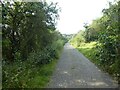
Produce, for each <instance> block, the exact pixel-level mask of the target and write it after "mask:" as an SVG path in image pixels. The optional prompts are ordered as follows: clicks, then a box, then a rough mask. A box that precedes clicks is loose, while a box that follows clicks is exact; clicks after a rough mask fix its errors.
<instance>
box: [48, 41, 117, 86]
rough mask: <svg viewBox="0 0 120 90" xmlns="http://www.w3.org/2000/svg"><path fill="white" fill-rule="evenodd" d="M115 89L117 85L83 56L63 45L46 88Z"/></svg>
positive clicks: (69, 46) (67, 45) (72, 48)
mask: <svg viewBox="0 0 120 90" xmlns="http://www.w3.org/2000/svg"><path fill="white" fill-rule="evenodd" d="M115 87H116V88H117V87H118V84H116V82H115V81H114V80H112V78H111V77H110V76H109V75H108V74H107V73H104V72H103V71H101V70H100V69H99V68H97V67H96V66H95V65H94V64H93V63H92V62H91V61H89V60H88V59H87V58H86V57H85V56H84V55H83V54H81V53H80V52H79V51H78V50H76V49H75V48H74V47H72V46H71V45H70V44H69V43H67V44H65V46H64V50H63V52H62V55H61V57H60V59H59V61H58V64H57V65H56V70H55V71H54V73H53V76H52V77H51V80H50V82H49V84H48V88H115Z"/></svg>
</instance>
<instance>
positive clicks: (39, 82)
mask: <svg viewBox="0 0 120 90" xmlns="http://www.w3.org/2000/svg"><path fill="white" fill-rule="evenodd" d="M56 62H57V60H53V61H52V62H51V63H49V64H46V65H43V66H42V67H41V68H40V67H39V66H34V64H32V65H31V63H30V62H28V61H24V62H14V63H13V64H12V65H6V67H3V72H2V74H3V79H2V81H3V84H2V87H3V89H5V88H44V87H46V85H47V83H48V82H49V80H50V76H51V75H52V73H53V70H54V69H55V65H56Z"/></svg>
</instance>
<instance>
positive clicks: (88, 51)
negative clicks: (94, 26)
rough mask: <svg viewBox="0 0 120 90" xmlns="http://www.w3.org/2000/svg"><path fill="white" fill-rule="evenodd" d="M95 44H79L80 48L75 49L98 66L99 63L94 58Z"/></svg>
mask: <svg viewBox="0 0 120 90" xmlns="http://www.w3.org/2000/svg"><path fill="white" fill-rule="evenodd" d="M96 44H97V42H91V43H81V44H80V46H79V47H76V48H77V49H78V50H79V51H80V52H81V53H83V54H84V55H85V56H86V57H87V58H88V59H89V60H91V61H92V62H93V63H95V64H97V65H99V63H100V62H99V61H98V60H97V57H96V53H97V49H96V48H95V47H96Z"/></svg>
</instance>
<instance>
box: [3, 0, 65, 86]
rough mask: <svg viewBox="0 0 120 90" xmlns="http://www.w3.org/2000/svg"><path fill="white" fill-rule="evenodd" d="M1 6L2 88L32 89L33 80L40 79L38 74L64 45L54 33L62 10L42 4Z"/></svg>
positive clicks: (51, 4) (14, 3)
mask: <svg viewBox="0 0 120 90" xmlns="http://www.w3.org/2000/svg"><path fill="white" fill-rule="evenodd" d="M1 3H2V50H3V52H2V59H3V60H2V62H3V64H2V66H3V79H2V84H3V88H8V87H9V88H12V87H20V88H23V87H30V85H29V84H28V83H29V82H30V80H32V79H33V77H34V78H36V77H38V76H39V75H41V74H40V72H39V71H37V70H41V68H42V67H43V66H44V65H46V64H48V66H49V64H50V63H49V62H52V60H56V59H58V57H59V53H60V51H61V49H62V47H63V45H64V43H65V41H64V40H65V38H64V37H63V36H62V35H61V34H60V33H59V32H58V31H55V29H56V28H55V25H56V21H57V19H58V17H59V15H58V11H59V8H58V7H57V4H54V3H50V4H48V3H46V2H42V1H41V2H14V1H13V2H12V1H11V2H7V1H2V2H1ZM48 69H49V68H48ZM34 71H35V72H34ZM50 72H51V71H50ZM34 73H35V75H37V76H35V75H34ZM44 73H45V71H44ZM46 73H47V71H46ZM48 75H49V74H48ZM46 78H48V77H46ZM22 79H25V80H22ZM47 80H48V79H47ZM36 82H37V80H36ZM41 82H42V81H41ZM38 86H39V84H38Z"/></svg>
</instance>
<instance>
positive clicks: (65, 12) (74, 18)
mask: <svg viewBox="0 0 120 90" xmlns="http://www.w3.org/2000/svg"><path fill="white" fill-rule="evenodd" d="M49 1H52V2H58V5H59V7H60V8H61V12H59V15H60V19H59V20H58V23H57V26H56V27H57V30H59V31H60V32H61V33H62V34H75V33H77V32H78V31H79V30H82V29H84V27H83V26H84V23H88V24H90V23H91V22H92V20H94V19H96V18H98V17H100V16H102V10H103V9H104V8H106V7H108V1H111V2H112V1H114V0H49Z"/></svg>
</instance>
